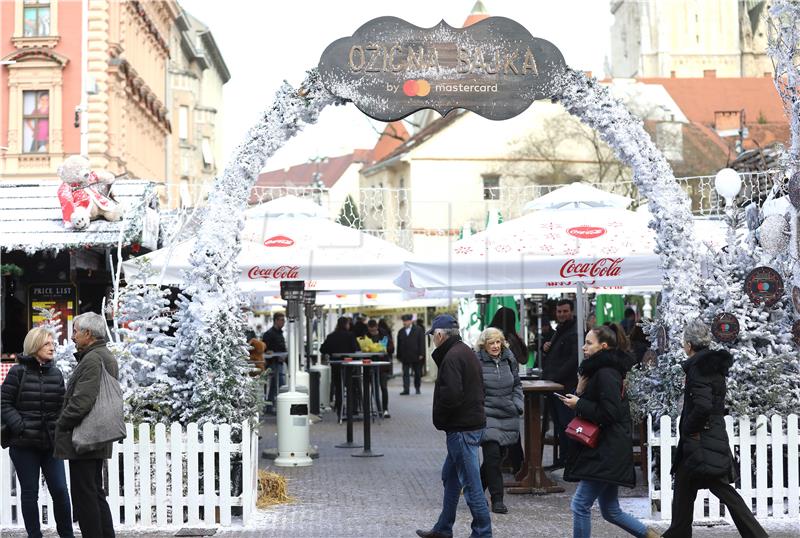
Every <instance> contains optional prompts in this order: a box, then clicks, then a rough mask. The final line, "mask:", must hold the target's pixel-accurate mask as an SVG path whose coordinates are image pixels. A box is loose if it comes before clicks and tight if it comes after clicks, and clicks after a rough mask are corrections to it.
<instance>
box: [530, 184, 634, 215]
mask: <svg viewBox="0 0 800 538" xmlns="http://www.w3.org/2000/svg"><path fill="white" fill-rule="evenodd" d="M631 202H633V200H632V199H630V198H628V197H627V196H621V195H619V194H614V193H611V192H608V191H604V190H602V189H598V188H596V187H593V186H591V185H589V184H587V183H570V184H569V185H566V186H564V187H560V188H558V189H555V190H553V191H551V192H549V193H547V194H545V195H544V196H540V197H539V198H536V199H535V200H532V201H530V202H528V203H527V204H525V207H524V208H523V209H522V212H523V213H530V212H531V211H536V210H541V209H561V208H568V207H571V208H586V207H616V208H619V209H627V207H628V206H629V205H631Z"/></svg>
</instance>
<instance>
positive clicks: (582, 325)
mask: <svg viewBox="0 0 800 538" xmlns="http://www.w3.org/2000/svg"><path fill="white" fill-rule="evenodd" d="M577 290H578V293H577V294H576V296H575V302H576V303H577V305H576V306H577V314H578V320H577V322H578V365H580V364H581V363H582V362H583V358H584V357H583V338H584V335H585V334H586V308H585V307H584V297H585V295H584V292H585V291H586V290H585V286H584V284H583V282H578V288H577Z"/></svg>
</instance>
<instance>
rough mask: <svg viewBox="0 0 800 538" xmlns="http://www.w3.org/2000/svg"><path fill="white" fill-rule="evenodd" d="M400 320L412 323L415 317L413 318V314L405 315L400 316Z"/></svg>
mask: <svg viewBox="0 0 800 538" xmlns="http://www.w3.org/2000/svg"><path fill="white" fill-rule="evenodd" d="M400 319H402V320H403V321H411V320H412V319H414V316H412V315H411V314H403V315H402V316H400Z"/></svg>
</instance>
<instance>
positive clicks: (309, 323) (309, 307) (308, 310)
mask: <svg viewBox="0 0 800 538" xmlns="http://www.w3.org/2000/svg"><path fill="white" fill-rule="evenodd" d="M316 302H317V292H316V291H314V290H305V291H304V292H303V310H304V311H305V315H306V371H307V372H310V371H311V354H312V353H313V352H314V342H313V334H312V333H313V331H314V305H315V304H316Z"/></svg>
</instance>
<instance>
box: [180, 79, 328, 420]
mask: <svg viewBox="0 0 800 538" xmlns="http://www.w3.org/2000/svg"><path fill="white" fill-rule="evenodd" d="M340 103H343V101H341V100H339V99H338V98H336V97H334V96H332V95H331V94H330V93H329V92H328V91H327V90H325V88H324V87H323V86H322V84H321V82H320V80H319V74H318V73H317V71H316V69H314V70H312V71H309V72H308V73H307V76H306V79H305V81H304V82H303V84H302V86H301V88H300V90H299V91H298V90H296V89H294V88H292V87H291V86H290V85H289V84H288V83H284V85H283V86H282V87H281V88H280V89H279V90H278V92H277V94H276V96H275V100H274V102H273V104H272V105H271V106H270V107H268V108H267V109H266V110H265V111H264V113H263V115H262V117H261V118H260V119H259V121H258V123H256V125H255V126H254V127H252V128H251V129H250V131H249V133H248V136H247V140H246V141H245V142H244V143H243V144H242V145H240V146H239V147H238V148H237V150H236V153H235V156H234V158H233V159H231V161H230V163H229V164H228V166H227V167H226V169H225V171H224V172H223V174H222V176H220V177H218V178H217V179H216V181H215V182H214V185H213V186H212V189H211V192H210V193H209V196H208V206H207V211H208V212H207V216H206V218H205V219H204V221H203V223H202V225H201V227H200V230H199V233H198V241H197V246H196V248H195V250H194V252H192V254H191V256H190V258H189V259H190V264H191V269H189V270H187V273H186V275H185V276H184V281H185V282H186V283H187V286H186V287H185V289H184V290H183V291H184V293H185V296H183V297H182V298H181V300H180V303H179V310H178V313H177V323H178V331H177V334H176V337H177V342H176V346H175V352H174V356H173V358H172V360H171V361H170V362H171V364H170V365H169V369H170V372H169V373H170V375H171V377H173V378H174V379H179V380H182V382H179V383H177V384H176V385H175V387H174V389H173V393H174V401H175V405H176V407H177V408H176V409H174V410H173V412H174V414H175V415H176V418H179V419H180V420H182V421H184V422H189V421H197V422H205V421H215V422H227V423H232V424H235V423H240V422H241V421H242V420H245V419H247V418H252V417H254V416H255V414H256V413H257V412H258V409H257V405H256V398H255V388H256V387H255V383H252V382H249V380H250V377H249V376H248V375H247V372H248V370H249V368H248V366H247V365H246V360H247V357H248V352H247V348H246V346H245V341H244V334H245V328H246V327H245V320H244V316H243V309H242V307H243V306H244V303H243V301H242V296H241V294H240V291H239V288H238V285H237V281H238V268H237V265H236V258H237V256H238V254H239V252H240V250H241V242H240V231H241V229H242V227H243V217H242V215H243V213H244V209H245V207H246V205H247V200H248V197H249V195H250V191H251V189H252V186H253V184H254V182H255V180H256V178H257V176H258V173H259V172H260V171H261V169H262V168H263V166H264V163H265V162H266V160H267V158H268V157H270V156H271V155H272V154H273V153H275V151H276V150H278V149H279V148H280V147H281V146H282V145H283V144H284V143H285V142H286V141H287V140H289V139H290V138H291V137H292V136H294V135H295V134H297V133H298V132H299V131H300V130H301V129H302V127H303V126H304V124H311V123H315V122H316V121H317V118H318V117H319V113H320V111H321V110H322V109H323V108H325V107H326V106H327V105H329V104H340Z"/></svg>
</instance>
